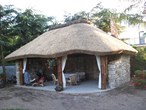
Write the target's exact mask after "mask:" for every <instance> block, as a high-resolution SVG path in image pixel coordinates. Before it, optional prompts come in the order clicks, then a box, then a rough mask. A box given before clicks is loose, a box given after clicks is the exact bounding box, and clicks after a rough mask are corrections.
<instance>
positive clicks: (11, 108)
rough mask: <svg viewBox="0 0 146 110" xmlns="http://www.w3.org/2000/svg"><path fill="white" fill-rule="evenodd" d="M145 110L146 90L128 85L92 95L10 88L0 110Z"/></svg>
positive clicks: (0, 96)
mask: <svg viewBox="0 0 146 110" xmlns="http://www.w3.org/2000/svg"><path fill="white" fill-rule="evenodd" d="M15 109H19V110H146V90H138V89H135V88H134V87H133V86H131V85H129V84H126V85H123V86H121V87H119V88H117V89H114V90H111V91H108V92H103V93H91V94H65V93H64V94H63V93H58V92H50V91H41V90H33V89H26V88H18V87H14V86H12V85H11V86H7V87H5V88H2V89H0V110H15Z"/></svg>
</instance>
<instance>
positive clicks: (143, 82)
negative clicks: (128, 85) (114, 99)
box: [133, 70, 146, 89]
mask: <svg viewBox="0 0 146 110" xmlns="http://www.w3.org/2000/svg"><path fill="white" fill-rule="evenodd" d="M133 85H134V86H135V87H136V88H140V89H146V71H144V70H141V71H140V70H137V71H136V72H135V75H134V78H133Z"/></svg>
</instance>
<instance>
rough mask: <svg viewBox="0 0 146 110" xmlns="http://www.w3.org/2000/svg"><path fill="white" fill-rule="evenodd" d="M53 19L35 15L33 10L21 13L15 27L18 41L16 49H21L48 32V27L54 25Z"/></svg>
mask: <svg viewBox="0 0 146 110" xmlns="http://www.w3.org/2000/svg"><path fill="white" fill-rule="evenodd" d="M53 19H54V18H53V17H45V16H44V15H40V14H35V13H34V12H33V10H31V9H26V10H25V11H24V12H19V14H18V15H17V16H16V19H15V25H14V27H13V28H14V30H13V35H14V36H15V37H14V39H15V41H16V44H15V46H14V49H16V48H19V47H20V46H22V45H24V44H26V43H28V42H29V41H31V40H33V39H34V38H36V37H37V36H38V35H40V34H42V33H44V32H45V31H47V29H48V26H49V25H50V24H51V25H52V24H53ZM48 22H49V23H48ZM14 39H13V40H14Z"/></svg>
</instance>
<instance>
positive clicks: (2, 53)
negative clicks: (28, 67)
mask: <svg viewBox="0 0 146 110" xmlns="http://www.w3.org/2000/svg"><path fill="white" fill-rule="evenodd" d="M0 47H1V61H2V69H3V73H4V74H6V68H5V58H4V51H3V46H2V45H1V46H0Z"/></svg>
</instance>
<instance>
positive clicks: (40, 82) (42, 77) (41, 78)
mask: <svg viewBox="0 0 146 110" xmlns="http://www.w3.org/2000/svg"><path fill="white" fill-rule="evenodd" d="M44 82H45V77H44V75H42V76H41V77H40V78H39V80H38V81H36V82H34V83H33V84H32V86H44Z"/></svg>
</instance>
